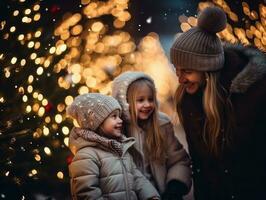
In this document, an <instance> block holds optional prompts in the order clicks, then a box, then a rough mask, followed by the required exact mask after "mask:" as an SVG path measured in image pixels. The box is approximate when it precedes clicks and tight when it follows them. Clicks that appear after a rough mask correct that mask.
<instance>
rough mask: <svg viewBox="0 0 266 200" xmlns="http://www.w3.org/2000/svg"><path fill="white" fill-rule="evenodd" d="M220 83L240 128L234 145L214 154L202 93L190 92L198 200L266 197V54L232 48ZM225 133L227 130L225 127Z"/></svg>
mask: <svg viewBox="0 0 266 200" xmlns="http://www.w3.org/2000/svg"><path fill="white" fill-rule="evenodd" d="M224 50H225V65H224V68H223V69H222V71H221V76H220V79H221V80H220V82H221V84H222V85H223V87H224V88H225V89H226V90H227V91H228V93H229V94H230V95H229V97H228V98H230V100H231V102H232V106H233V110H234V116H235V118H234V120H235V124H236V127H235V129H234V132H233V135H231V138H232V141H231V145H230V147H228V146H227V147H225V148H224V150H223V153H222V154H221V155H220V156H218V157H214V156H211V155H210V154H209V153H208V151H207V147H206V144H205V143H204V141H203V138H202V137H203V136H202V132H203V127H204V118H205V116H204V112H203V108H202V94H200V92H199V93H197V94H194V95H190V94H185V96H184V99H183V100H182V105H181V109H182V115H183V121H184V124H183V126H184V130H185V133H186V137H187V141H188V146H189V151H190V155H191V157H192V165H193V180H194V193H195V199H196V200H228V199H236V200H246V199H247V200H251V199H252V200H261V199H266V186H265V180H266V150H265V149H264V146H265V141H266V56H265V54H263V53H261V52H259V51H257V50H255V49H251V48H244V47H242V46H236V45H226V46H225V47H224ZM221 131H223V129H221Z"/></svg>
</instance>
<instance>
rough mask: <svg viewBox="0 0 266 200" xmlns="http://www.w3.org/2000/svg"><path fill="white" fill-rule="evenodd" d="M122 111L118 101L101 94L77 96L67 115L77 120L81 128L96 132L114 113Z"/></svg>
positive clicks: (68, 108)
mask: <svg viewBox="0 0 266 200" xmlns="http://www.w3.org/2000/svg"><path fill="white" fill-rule="evenodd" d="M114 110H119V111H121V106H120V105H119V103H118V102H117V100H116V99H114V98H113V97H110V96H106V95H103V94H99V93H88V94H82V95H79V96H77V97H76V98H75V99H74V101H73V103H72V104H71V105H70V106H68V107H67V114H68V115H70V116H71V117H72V118H74V119H75V120H77V122H78V124H79V126H80V127H81V128H85V129H90V130H92V131H95V130H96V129H97V128H98V127H99V126H100V125H101V124H102V123H103V121H104V120H105V119H106V118H107V117H108V116H109V115H110V114H111V113H112V112H113V111H114Z"/></svg>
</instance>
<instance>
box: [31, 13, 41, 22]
mask: <svg viewBox="0 0 266 200" xmlns="http://www.w3.org/2000/svg"><path fill="white" fill-rule="evenodd" d="M40 18H41V14H40V13H37V14H35V15H34V17H33V20H34V21H39V20H40Z"/></svg>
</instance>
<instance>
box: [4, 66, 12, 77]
mask: <svg viewBox="0 0 266 200" xmlns="http://www.w3.org/2000/svg"><path fill="white" fill-rule="evenodd" d="M4 71H5V77H6V78H9V77H10V75H11V73H10V71H9V68H7V67H6V68H5V69H4Z"/></svg>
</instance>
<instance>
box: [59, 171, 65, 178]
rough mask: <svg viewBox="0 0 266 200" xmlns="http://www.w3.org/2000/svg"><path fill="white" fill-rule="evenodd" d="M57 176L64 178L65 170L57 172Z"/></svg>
mask: <svg viewBox="0 0 266 200" xmlns="http://www.w3.org/2000/svg"><path fill="white" fill-rule="evenodd" d="M57 178H59V179H63V178H64V174H63V172H61V171H59V172H57Z"/></svg>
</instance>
